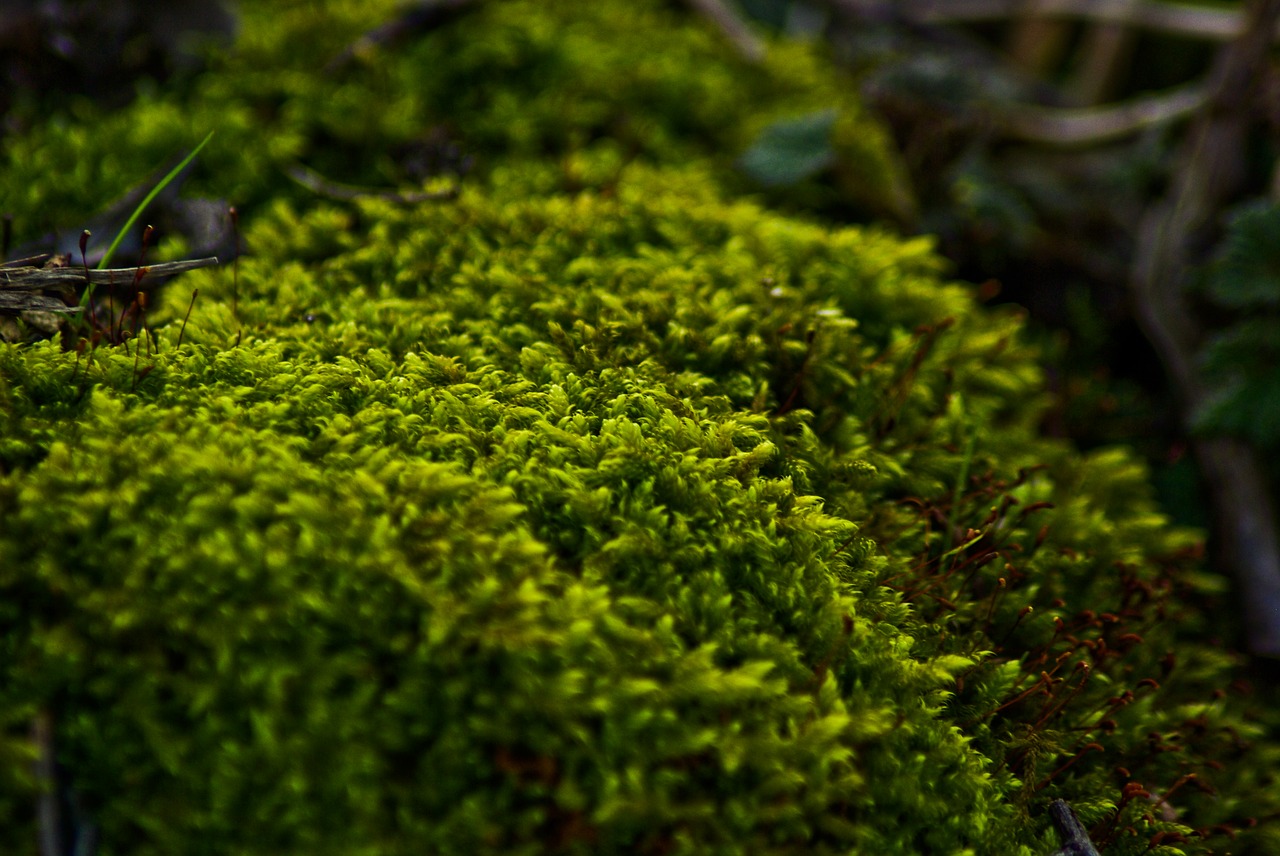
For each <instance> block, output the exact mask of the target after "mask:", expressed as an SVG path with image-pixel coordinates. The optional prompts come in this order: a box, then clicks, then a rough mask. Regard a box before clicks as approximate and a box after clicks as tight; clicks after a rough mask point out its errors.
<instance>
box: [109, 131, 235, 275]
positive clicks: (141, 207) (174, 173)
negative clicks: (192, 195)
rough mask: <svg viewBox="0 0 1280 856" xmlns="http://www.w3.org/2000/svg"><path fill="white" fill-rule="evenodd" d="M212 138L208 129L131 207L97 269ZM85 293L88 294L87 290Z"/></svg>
mask: <svg viewBox="0 0 1280 856" xmlns="http://www.w3.org/2000/svg"><path fill="white" fill-rule="evenodd" d="M212 138H213V131H210V132H209V133H208V134H207V135H206V136H205V138H204V139H203V140H201V141H200V145H198V146H196V147H195V148H194V149H192V150H191V154H189V155H187V156H186V157H185V158H183V159H182V162H181V163H179V164H178V165H177V166H175V167H174V168H173V169H171V170H169V174H168V175H166V176H165V177H164V178H162V179H160V182H159V183H158V184H157V185H156V186H155V187H153V188H151V192H150V193H148V194H147V195H146V196H145V197H144V198H143V200H142V201H141V202H140V203H138V207H137V208H135V209H133V213H132V214H130V215H129V219H128V220H126V221H125V224H124V226H123V227H121V229H120V231H119V232H117V233H116V238H115V240H114V241H112V242H111V246H109V247H107V252H106V254H105V255H103V257H102V260H101V261H99V262H98V269H99V270H102V269H104V268H105V267H106V266H107V265H108V264H109V263H110V261H111V257H112V256H113V255H115V252H116V248H117V247H119V246H120V242H121V241H123V240H124V236H125V235H127V234H129V230H130V229H132V228H133V224H134V223H136V222H138V218H139V217H141V216H142V212H143V211H145V210H146V209H147V206H148V205H150V204H151V201H152V200H153V199H155V198H156V196H157V195H158V194H159V193H160V191H162V190H164V189H165V188H166V187H168V186H169V183H170V182H172V181H173V180H174V179H175V178H177V177H178V173H180V172H182V171H183V170H184V169H186V167H187V164H189V163H191V161H192V160H194V159H195V156H196V155H198V154H200V150H201V149H203V148H204V147H205V144H206V143H208V142H209V140H211V139H212ZM85 293H86V294H88V292H87V291H86V292H85Z"/></svg>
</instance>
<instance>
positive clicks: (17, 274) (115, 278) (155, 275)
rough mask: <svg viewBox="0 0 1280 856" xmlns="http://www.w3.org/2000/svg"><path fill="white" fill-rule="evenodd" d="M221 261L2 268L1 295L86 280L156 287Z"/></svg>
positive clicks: (82, 282)
mask: <svg viewBox="0 0 1280 856" xmlns="http://www.w3.org/2000/svg"><path fill="white" fill-rule="evenodd" d="M217 263H218V260H217V259H216V258H213V257H210V258H207V259H185V260H183V261H178V262H162V263H161V264H154V265H143V266H142V267H140V268H108V269H106V270H96V269H93V268H90V269H89V270H87V271H86V270H85V269H84V268H78V267H52V268H34V267H16V268H15V267H5V268H0V294H4V293H6V292H13V291H40V290H42V289H45V288H59V287H65V286H74V285H82V284H84V282H85V281H86V280H87V281H89V282H92V283H93V284H94V285H141V284H147V285H151V284H154V283H155V281H156V280H157V279H160V278H161V277H166V276H173V275H174V274H179V273H185V272H186V271H189V270H195V269H196V268H203V267H210V266H211V265H216V264H217Z"/></svg>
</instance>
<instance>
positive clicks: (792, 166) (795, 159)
mask: <svg viewBox="0 0 1280 856" xmlns="http://www.w3.org/2000/svg"><path fill="white" fill-rule="evenodd" d="M835 124H836V111H835V110H823V111H821V112H818V113H810V114H808V115H807V116H800V117H798V118H795V119H783V120H781V121H778V122H774V123H773V124H772V125H770V126H768V127H767V128H765V129H764V130H763V131H762V132H761V133H760V136H759V137H757V138H756V141H755V142H754V143H752V145H751V147H750V148H749V149H747V150H746V152H744V153H743V155H742V157H741V158H739V160H738V166H739V167H740V168H741V169H742V171H743V172H745V173H746V174H747V175H749V176H751V177H752V178H753V179H755V180H756V181H758V182H759V183H760V184H763V185H764V186H766V187H782V186H786V185H791V184H797V183H799V182H801V181H804V180H805V179H806V178H810V177H812V176H814V175H817V174H818V173H820V172H822V171H823V170H824V169H827V168H828V167H831V166H832V165H834V164H835V162H836V152H835V149H834V148H833V147H832V145H831V131H832V129H833V128H834V127H835Z"/></svg>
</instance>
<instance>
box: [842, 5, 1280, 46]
mask: <svg viewBox="0 0 1280 856" xmlns="http://www.w3.org/2000/svg"><path fill="white" fill-rule="evenodd" d="M839 2H840V3H841V5H857V4H858V3H859V2H860V0H839ZM899 13H900V14H901V15H902V16H903V17H905V18H906V19H908V20H912V21H919V22H921V23H929V24H947V23H956V22H962V21H990V20H1003V19H1005V18H1008V17H1010V16H1013V15H1020V16H1027V15H1045V16H1050V15H1052V16H1060V17H1073V18H1085V19H1088V20H1092V21H1097V22H1099V23H1109V24H1123V25H1127V26H1135V27H1144V28H1146V29H1148V30H1156V31H1159V32H1165V33H1174V34H1178V35H1184V36H1192V37H1197V38H1202V39H1210V40H1213V41H1230V40H1231V39H1234V38H1236V37H1237V36H1239V35H1241V34H1242V33H1243V32H1244V29H1245V18H1244V15H1243V14H1242V13H1240V12H1237V11H1234V10H1230V9H1211V8H1205V7H1203V6H1192V5H1189V4H1185V3H1170V2H1164V0H1139V2H1130V0H901V2H900V6H899ZM1271 32H1273V33H1274V32H1276V30H1275V28H1272V29H1271Z"/></svg>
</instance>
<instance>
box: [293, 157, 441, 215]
mask: <svg viewBox="0 0 1280 856" xmlns="http://www.w3.org/2000/svg"><path fill="white" fill-rule="evenodd" d="M285 174H286V175H288V176H289V177H290V178H292V179H293V180H294V181H296V182H298V184H301V185H302V186H303V187H305V188H306V189H307V190H310V191H311V192H312V193H315V194H317V195H319V196H324V197H326V198H328V199H338V200H342V201H344V202H346V201H350V200H353V199H386V200H388V201H390V202H395V203H397V204H400V205H416V204H418V203H419V202H435V201H437V200H441V199H453V198H455V197H456V196H457V195H458V188H457V187H456V186H455V187H449V188H446V189H444V190H432V191H422V190H419V191H412V190H410V191H402V190H382V189H379V188H376V187H356V186H355V185H353V184H342V183H340V182H336V181H330V180H329V179H327V178H325V177H324V176H323V175H321V174H320V173H318V172H316V171H315V170H312V169H308V168H307V167H305V166H302V165H301V164H294V165H292V166H289V167H286V168H285Z"/></svg>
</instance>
